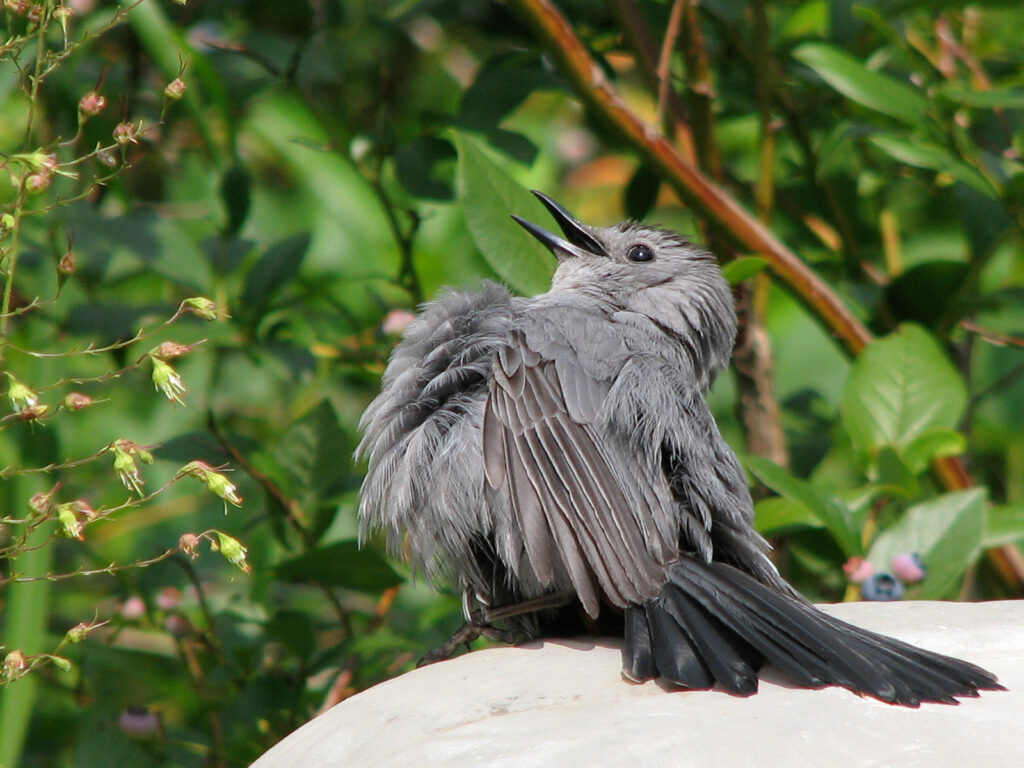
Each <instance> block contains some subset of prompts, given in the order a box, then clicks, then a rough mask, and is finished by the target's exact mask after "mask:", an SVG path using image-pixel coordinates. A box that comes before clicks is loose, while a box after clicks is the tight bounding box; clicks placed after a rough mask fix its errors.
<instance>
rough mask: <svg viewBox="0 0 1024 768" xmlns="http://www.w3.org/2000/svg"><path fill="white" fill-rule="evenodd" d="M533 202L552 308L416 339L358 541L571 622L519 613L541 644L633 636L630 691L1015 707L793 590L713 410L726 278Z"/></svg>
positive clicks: (495, 302)
mask: <svg viewBox="0 0 1024 768" xmlns="http://www.w3.org/2000/svg"><path fill="white" fill-rule="evenodd" d="M534 194H535V195H536V196H537V197H538V198H539V199H540V200H541V202H543V203H544V205H545V206H546V207H547V208H548V210H549V211H550V212H551V214H552V216H553V217H554V219H555V220H556V222H557V223H558V225H559V227H560V228H561V230H562V233H563V234H564V236H565V239H562V238H560V237H557V236H556V235H553V234H551V233H550V232H547V231H546V230H544V229H542V228H540V227H538V226H536V225H535V224H531V223H530V222H527V221H524V220H522V219H519V218H518V217H516V220H517V221H518V222H519V224H521V225H522V226H523V227H525V228H526V230H527V231H529V232H530V233H531V234H532V235H533V236H534V237H536V238H537V239H538V240H540V241H541V242H542V243H543V244H544V245H545V246H547V247H548V248H549V249H550V250H551V251H552V252H553V253H554V255H555V256H556V257H557V259H558V268H557V270H556V272H555V275H554V278H553V280H552V285H551V290H550V291H548V292H547V293H545V294H542V295H540V296H535V297H533V298H519V297H514V296H512V295H510V294H509V292H508V291H507V290H506V289H505V288H503V287H501V286H499V285H495V284H486V285H484V287H483V288H482V289H481V290H480V291H478V292H451V293H448V294H446V295H444V296H442V297H441V298H440V299H438V300H437V301H435V302H433V303H432V304H430V305H428V306H427V307H426V308H425V310H424V311H423V312H422V314H420V315H419V317H418V318H417V319H416V320H415V321H414V322H413V323H412V324H411V325H410V327H409V328H408V330H407V332H406V334H405V338H404V339H403V341H402V343H401V344H399V346H398V347H397V348H396V349H395V351H394V354H393V355H392V357H391V360H390V362H389V364H388V367H387V370H386V372H385V374H384V383H383V389H382V391H381V393H380V395H379V396H378V397H377V399H376V400H374V402H373V403H372V404H371V405H370V406H369V408H368V409H367V410H366V413H365V415H364V417H363V420H362V428H363V430H364V437H363V440H362V443H361V444H360V447H359V451H360V453H362V454H364V455H366V456H368V457H369V470H368V473H367V476H366V481H365V483H364V484H363V495H362V503H361V506H360V514H361V518H362V526H363V531H364V533H365V532H367V531H369V530H373V529H379V528H383V529H384V530H385V531H387V533H388V536H389V540H390V544H391V546H392V547H393V548H394V549H395V550H398V551H405V552H406V553H407V554H408V556H409V557H410V558H411V560H412V562H413V565H414V566H415V567H417V568H418V569H419V570H420V571H422V572H424V573H425V574H426V575H427V576H428V577H435V576H448V577H450V578H451V579H453V580H454V581H455V583H457V584H458V585H459V586H460V587H461V588H463V589H464V590H466V591H467V593H468V594H472V595H475V596H476V597H477V599H479V600H480V601H481V602H482V603H483V604H485V605H487V606H491V607H492V608H494V607H498V606H508V605H516V604H524V605H526V606H528V607H529V606H531V605H533V604H539V605H541V606H543V605H549V606H551V605H558V604H559V603H560V602H562V603H566V604H563V605H562V606H561V607H558V608H554V607H548V608H544V609H541V610H538V611H536V612H533V613H531V614H525V613H521V612H519V611H517V610H515V609H512V610H509V611H506V613H505V614H504V615H506V616H509V615H510V616H512V618H511V619H510V621H511V622H512V623H513V624H514V625H515V626H517V627H518V628H520V629H525V630H527V631H528V632H530V633H531V634H534V635H539V636H551V635H552V634H560V633H566V632H573V631H589V632H592V633H597V632H601V633H605V632H609V631H619V632H622V633H623V634H624V637H625V642H624V648H623V670H624V673H625V675H626V676H627V677H628V678H630V679H632V680H637V681H639V680H649V679H652V678H657V677H661V678H664V679H666V680H667V681H669V682H671V683H674V684H676V685H678V686H682V687H686V688H697V689H706V688H710V687H712V686H714V685H716V684H717V685H719V686H721V687H722V688H724V689H725V690H727V691H730V692H733V693H737V694H750V693H753V692H755V691H756V690H757V679H758V678H757V673H758V670H759V668H760V667H761V666H762V664H764V663H770V664H773V665H775V666H776V667H777V668H778V669H780V670H781V671H782V672H783V673H785V674H786V675H787V676H788V677H789V678H790V679H791V680H792V681H793V682H794V683H796V684H798V685H801V686H807V687H811V688H819V687H823V686H826V685H840V686H844V687H846V688H849V689H850V690H852V691H855V692H857V693H862V694H866V695H869V696H874V697H876V698H878V699H881V700H883V701H888V702H893V703H896V704H904V705H908V706H917V705H918V704H919V703H920V702H922V701H933V702H948V703H955V702H956V699H955V698H954V697H955V696H976V695H977V692H978V690H979V689H987V690H991V689H999V688H1001V686H1000V685H999V684H998V683H997V682H996V678H995V676H994V675H992V674H990V673H989V672H986V671H985V670H983V669H980V668H978V667H976V666H973V665H971V664H968V663H966V662H963V661H959V660H957V659H952V658H948V657H946V656H940V655H938V654H935V653H931V652H929V651H925V650H921V649H918V648H915V647H913V646H910V645H907V644H905V643H902V642H899V641H897V640H893V639H891V638H887V637H883V636H880V635H877V634H873V633H871V632H867V631H865V630H862V629H859V628H857V627H854V626H851V625H849V624H845V623H843V622H840V621H838V620H837V619H834V618H831V617H829V616H827V615H826V614H824V613H821V612H820V611H818V610H817V609H815V608H814V607H813V606H812V605H811V604H810V603H809V602H807V601H806V600H805V599H804V598H802V597H801V596H800V595H798V594H797V593H796V592H795V590H793V588H792V587H790V586H789V585H788V584H787V583H786V582H785V581H783V579H782V577H781V576H780V575H779V573H778V572H777V570H776V569H775V566H774V565H773V564H772V562H771V560H770V559H769V558H768V555H767V552H768V549H769V547H768V545H767V543H766V542H765V540H764V539H763V538H762V537H761V536H760V535H759V534H758V533H757V532H756V531H755V530H754V528H753V506H752V503H751V498H750V493H749V490H748V488H747V483H746V479H745V477H744V474H743V471H742V469H741V467H740V465H739V462H738V461H737V459H736V456H735V455H734V454H733V452H732V451H731V450H730V449H729V446H728V445H726V443H725V441H724V440H723V439H722V436H721V435H720V434H719V432H718V427H717V426H716V424H715V421H714V419H713V418H712V416H711V413H710V411H709V410H708V406H707V404H706V403H705V400H704V394H705V392H706V391H707V389H708V387H710V386H711V384H712V382H713V381H714V379H715V376H716V375H717V374H718V372H719V371H721V370H722V369H723V368H724V367H725V365H726V364H727V362H728V360H729V356H730V354H731V350H732V345H733V340H734V336H735V331H736V316H735V312H734V309H733V303H732V295H731V293H730V291H729V288H728V286H727V284H726V282H725V280H724V279H723V278H722V275H721V272H720V271H719V269H718V267H717V265H716V263H715V261H714V259H713V258H712V256H711V255H710V254H709V253H707V252H706V251H704V250H702V249H701V248H699V247H697V246H696V245H694V244H693V243H691V242H690V241H688V240H687V239H686V238H684V237H682V236H680V235H678V234H676V233H675V232H670V231H667V230H661V229H656V228H653V227H647V226H641V225H639V224H636V223H632V222H626V223H623V224H619V225H618V226H614V227H607V228H597V227H591V226H587V225H585V224H582V223H580V222H579V221H577V220H576V219H574V218H573V217H572V216H571V215H569V213H568V212H567V211H566V210H565V209H564V208H562V206H560V205H559V204H558V203H556V202H555V201H554V200H552V199H551V198H549V197H547V196H546V195H544V194H541V193H539V192H535V193H534ZM562 596H568V598H567V599H568V602H566V600H565V599H563V598H562ZM549 597H551V598H553V599H551V600H550V601H549V602H547V603H545V602H544V601H545V600H546V599H548V598H549ZM538 598H539V600H538ZM531 601H532V602H531ZM517 614H518V615H517ZM489 615H491V616H496V615H502V614H501V612H500V611H498V612H496V613H495V612H492V613H490V614H489Z"/></svg>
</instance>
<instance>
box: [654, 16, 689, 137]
mask: <svg viewBox="0 0 1024 768" xmlns="http://www.w3.org/2000/svg"><path fill="white" fill-rule="evenodd" d="M684 2H685V0H674V2H673V3H672V11H671V13H670V14H669V17H668V27H666V29H665V39H664V41H662V44H661V54H660V55H659V56H658V125H662V124H663V123H664V122H665V112H666V109H667V107H668V103H669V98H670V91H671V87H672V84H671V78H672V51H673V50H674V49H675V47H676V40H677V39H678V38H679V28H680V25H681V23H682V20H683V3H684Z"/></svg>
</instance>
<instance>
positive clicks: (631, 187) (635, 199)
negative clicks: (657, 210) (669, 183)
mask: <svg viewBox="0 0 1024 768" xmlns="http://www.w3.org/2000/svg"><path fill="white" fill-rule="evenodd" d="M660 187H661V177H660V176H658V174H656V173H655V172H654V171H652V170H651V169H650V168H648V167H647V166H646V165H641V166H640V167H639V168H637V169H636V172H635V173H634V174H633V175H632V176H631V177H630V179H629V183H628V184H626V191H625V194H624V199H623V202H624V203H625V207H626V215H627V216H629V218H631V219H636V220H637V221H640V220H641V219H643V218H645V217H646V216H647V214H649V213H650V212H651V209H652V208H654V204H655V203H656V202H657V201H658V189H659V188H660Z"/></svg>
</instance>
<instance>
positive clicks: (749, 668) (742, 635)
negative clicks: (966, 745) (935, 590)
mask: <svg viewBox="0 0 1024 768" xmlns="http://www.w3.org/2000/svg"><path fill="white" fill-rule="evenodd" d="M626 630H627V631H626V647H625V650H624V651H623V664H624V671H625V673H626V675H627V676H628V677H630V678H631V679H633V680H647V679H651V678H654V677H663V678H665V679H666V680H668V681H670V682H673V683H675V684H677V685H680V686H683V687H686V688H699V689H703V688H710V687H712V686H713V685H715V684H718V685H719V686H721V687H722V688H724V689H725V690H727V691H730V692H732V693H737V694H741V695H744V694H749V693H753V692H754V691H756V690H757V670H758V669H759V667H760V666H761V665H762V663H768V664H772V665H774V666H775V667H777V668H778V669H779V670H780V671H781V672H783V673H784V674H785V675H787V676H788V677H789V678H791V679H792V681H793V682H794V683H796V684H798V685H802V686H806V687H809V688H821V687H823V686H826V685H838V686H842V687H844V688H849V689H850V690H851V691H854V692H855V693H859V694H864V695H867V696H872V697H874V698H877V699H880V700H882V701H886V702H890V703H893V704H901V705H904V706H909V707H916V706H918V705H919V704H920V703H921V702H940V703H946V704H955V703H957V702H956V697H958V696H977V695H978V691H979V690H1001V689H1002V686H1001V685H999V683H998V682H997V681H996V677H995V675H993V674H991V673H990V672H987V671H986V670H984V669H982V668H980V667H977V666H975V665H973V664H969V663H968V662H965V661H961V660H959V659H954V658H951V657H948V656H943V655H941V654H938V653H933V652H931V651H926V650H924V649H921V648H916V647H914V646H912V645H909V644H907V643H904V642H901V641H899V640H894V639H892V638H889V637H885V636H883V635H878V634H875V633H874V632H869V631H867V630H864V629H860V628H858V627H855V626H853V625H850V624H847V623H845V622H842V621H840V620H839V619H836V618H833V617H831V616H828V615H826V614H824V613H822V612H821V611H819V610H817V609H816V608H814V606H812V605H810V604H809V603H805V602H803V601H802V600H800V599H798V598H796V597H793V596H790V595H787V594H783V593H781V592H779V591H777V590H776V589H773V588H772V587H769V586H766V585H765V584H762V583H761V582H760V581H758V580H756V579H755V578H753V577H752V576H749V575H748V574H746V573H744V572H742V571H740V570H738V569H736V568H734V567H732V566H730V565H726V564H723V563H703V562H700V561H698V560H696V559H682V560H680V561H678V562H676V563H674V564H673V565H672V566H671V568H670V571H669V582H668V583H667V584H666V585H665V586H664V588H663V589H662V592H661V594H660V595H659V596H658V597H656V598H653V599H651V600H648V601H647V602H646V603H645V604H644V605H643V606H637V607H633V608H629V609H628V610H627V611H626Z"/></svg>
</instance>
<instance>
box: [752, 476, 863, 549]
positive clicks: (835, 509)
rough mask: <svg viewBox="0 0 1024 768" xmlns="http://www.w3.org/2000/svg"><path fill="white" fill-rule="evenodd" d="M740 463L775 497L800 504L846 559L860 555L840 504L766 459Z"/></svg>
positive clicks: (856, 531) (853, 528) (849, 519)
mask: <svg viewBox="0 0 1024 768" xmlns="http://www.w3.org/2000/svg"><path fill="white" fill-rule="evenodd" d="M743 463H744V464H745V465H746V467H747V469H749V470H750V473H751V474H752V475H754V477H756V478H757V479H758V480H760V481H761V482H762V483H764V484H765V485H766V486H768V487H769V488H771V489H772V490H773V491H775V492H776V493H777V494H779V495H780V496H783V497H785V498H787V499H789V500H791V501H793V502H795V503H797V504H800V505H802V506H803V507H804V508H805V509H806V510H807V511H808V512H809V513H810V514H811V515H813V516H814V518H815V519H817V520H818V521H819V522H820V523H821V524H822V525H824V526H825V527H826V528H827V529H828V531H829V533H831V534H832V537H833V538H834V539H835V540H836V543H837V544H838V545H839V548H840V549H842V550H843V553H844V554H845V555H846V556H847V557H853V556H854V555H860V554H863V551H864V550H863V547H862V546H861V539H860V530H859V527H858V525H857V521H856V520H855V519H854V516H853V515H852V514H851V513H850V510H849V509H847V508H846V507H845V506H844V505H843V504H842V503H840V502H839V501H838V500H836V499H834V498H833V497H831V496H829V495H828V494H827V493H825V492H824V491H821V490H819V489H818V488H815V487H814V486H813V485H811V484H810V483H808V482H806V481H804V480H800V479H798V478H795V477H793V476H792V475H790V474H789V473H788V472H786V470H784V469H782V467H780V466H779V465H778V464H775V463H774V462H772V461H769V460H768V459H764V458H761V457H759V456H745V457H744V458H743Z"/></svg>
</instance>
